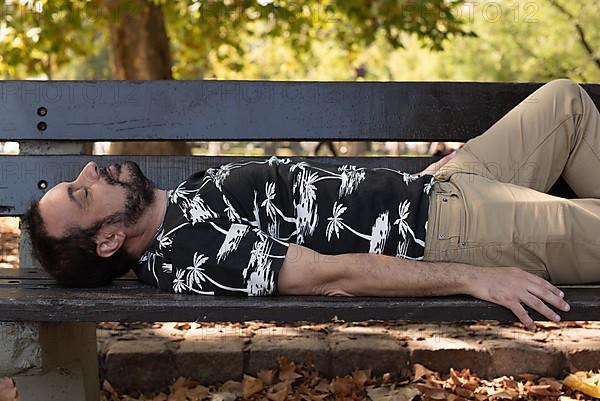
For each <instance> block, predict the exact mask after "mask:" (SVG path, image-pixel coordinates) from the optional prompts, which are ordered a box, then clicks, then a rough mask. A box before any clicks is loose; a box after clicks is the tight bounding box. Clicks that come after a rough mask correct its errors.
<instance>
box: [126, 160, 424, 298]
mask: <svg viewBox="0 0 600 401" xmlns="http://www.w3.org/2000/svg"><path fill="white" fill-rule="evenodd" d="M433 183H434V179H433V176H431V175H429V174H423V175H417V174H415V175H412V174H409V173H405V172H402V171H398V170H393V169H389V168H364V167H357V166H354V165H348V164H344V165H331V164H325V163H319V162H316V161H310V162H306V161H300V162H296V163H293V162H292V161H291V160H290V159H289V158H279V157H276V156H271V157H270V158H268V159H265V160H260V161H242V162H233V163H228V164H224V165H221V166H219V167H218V168H208V169H206V170H202V171H199V172H197V173H195V174H193V175H191V176H190V177H189V178H188V179H187V180H185V181H184V182H182V183H181V184H179V186H177V188H175V189H173V190H170V191H168V195H169V196H168V201H167V208H166V211H165V216H164V219H163V222H162V224H161V226H160V227H159V230H158V232H157V235H156V236H155V237H154V239H153V240H152V242H151V245H150V246H149V248H148V249H147V250H146V251H145V253H144V254H143V255H142V257H141V258H140V259H139V264H138V265H136V266H135V267H134V272H135V273H136V275H137V276H138V278H139V279H140V280H141V281H143V282H146V283H149V284H152V285H155V286H157V287H159V288H161V289H163V290H166V291H170V292H176V293H196V294H205V295H242V296H243V295H246V296H257V295H277V294H278V291H277V278H278V274H279V269H280V268H281V265H282V264H283V261H284V259H285V257H286V253H287V250H288V246H289V244H290V243H296V244H300V245H303V246H305V247H308V248H310V249H313V250H315V251H317V252H320V253H322V254H327V255H334V254H341V253H367V252H369V253H380V254H385V255H392V256H397V257H401V258H408V259H414V260H421V259H423V253H424V247H425V235H426V230H427V219H428V216H427V214H428V207H429V193H430V190H431V187H432V185H433ZM292 256H293V255H292ZM292 256H290V257H292ZM293 257H297V255H295V256H293Z"/></svg>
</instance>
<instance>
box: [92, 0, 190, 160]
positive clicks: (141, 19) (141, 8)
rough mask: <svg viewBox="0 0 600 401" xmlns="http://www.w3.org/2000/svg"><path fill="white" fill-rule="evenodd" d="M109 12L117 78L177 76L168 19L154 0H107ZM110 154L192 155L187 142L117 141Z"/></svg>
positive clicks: (142, 78) (106, 5)
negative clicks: (166, 19) (172, 55)
mask: <svg viewBox="0 0 600 401" xmlns="http://www.w3.org/2000/svg"><path fill="white" fill-rule="evenodd" d="M103 5H104V7H105V9H106V10H107V15H108V16H109V18H108V20H109V33H110V50H111V59H112V60H111V62H112V72H113V78H114V79H124V80H153V79H173V74H172V73H171V54H170V50H169V38H168V36H167V31H166V27H165V20H164V15H163V12H162V9H161V8H160V6H157V5H155V4H154V3H153V2H152V0H103ZM109 153H110V154H127V155H133V154H175V155H189V154H191V147H190V146H189V144H188V143H186V142H163V141H159V142H156V141H155V142H144V143H139V142H131V141H129V142H128V141H126V142H113V143H111V145H110V147H109Z"/></svg>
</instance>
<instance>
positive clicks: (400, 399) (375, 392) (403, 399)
mask: <svg viewBox="0 0 600 401" xmlns="http://www.w3.org/2000/svg"><path fill="white" fill-rule="evenodd" d="M367 394H368V395H369V398H371V400H373V401H412V400H413V399H415V398H416V397H417V396H418V395H419V394H421V392H420V391H419V390H418V389H417V386H415V385H414V384H409V385H408V386H402V387H397V388H395V389H391V388H390V387H372V388H368V389H367Z"/></svg>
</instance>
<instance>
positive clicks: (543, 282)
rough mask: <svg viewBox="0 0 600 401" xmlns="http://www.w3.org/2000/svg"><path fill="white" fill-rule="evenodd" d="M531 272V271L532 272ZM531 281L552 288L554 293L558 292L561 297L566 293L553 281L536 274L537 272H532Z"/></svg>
mask: <svg viewBox="0 0 600 401" xmlns="http://www.w3.org/2000/svg"><path fill="white" fill-rule="evenodd" d="M530 274H531V273H530ZM531 281H532V282H533V283H534V284H537V285H539V286H542V287H544V288H547V289H548V290H550V291H551V292H552V293H553V294H556V295H557V296H559V297H561V298H562V297H564V295H565V294H564V293H563V292H562V291H561V290H560V289H559V288H557V287H555V286H554V285H552V284H551V283H549V282H548V281H546V280H544V279H543V278H541V277H540V276H536V275H535V274H531Z"/></svg>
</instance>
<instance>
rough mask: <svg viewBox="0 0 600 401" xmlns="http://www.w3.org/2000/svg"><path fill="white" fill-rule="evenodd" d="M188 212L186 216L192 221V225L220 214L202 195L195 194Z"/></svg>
mask: <svg viewBox="0 0 600 401" xmlns="http://www.w3.org/2000/svg"><path fill="white" fill-rule="evenodd" d="M186 212H187V213H186V217H187V218H188V220H191V221H192V225H194V224H196V223H201V222H203V221H206V220H208V219H212V218H216V217H218V216H219V215H218V214H217V213H216V212H215V211H214V210H212V209H211V208H210V206H209V205H207V204H206V201H205V200H204V199H203V198H202V197H201V196H200V195H196V196H194V198H193V199H192V200H191V202H189V205H188V208H187V210H186Z"/></svg>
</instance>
